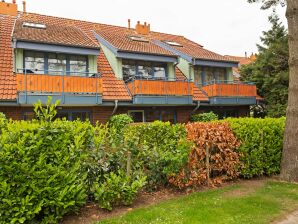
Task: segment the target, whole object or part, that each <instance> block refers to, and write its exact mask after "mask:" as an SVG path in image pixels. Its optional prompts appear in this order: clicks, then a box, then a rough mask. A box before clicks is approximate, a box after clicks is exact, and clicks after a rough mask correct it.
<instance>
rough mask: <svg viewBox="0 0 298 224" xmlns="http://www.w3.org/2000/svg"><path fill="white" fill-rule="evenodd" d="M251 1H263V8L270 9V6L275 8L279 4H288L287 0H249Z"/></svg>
mask: <svg viewBox="0 0 298 224" xmlns="http://www.w3.org/2000/svg"><path fill="white" fill-rule="evenodd" d="M247 1H248V2H249V3H255V2H262V4H263V5H262V7H261V8H262V9H269V8H272V7H273V8H274V7H276V6H278V5H279V4H280V5H281V6H285V5H286V0H247Z"/></svg>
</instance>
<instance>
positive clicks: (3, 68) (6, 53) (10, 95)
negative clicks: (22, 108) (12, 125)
mask: <svg viewBox="0 0 298 224" xmlns="http://www.w3.org/2000/svg"><path fill="white" fill-rule="evenodd" d="M14 22H15V18H14V17H11V16H4V15H0V100H5V101H10V100H15V99H16V94H17V90H16V77H15V75H14V74H13V61H12V59H13V49H12V42H11V39H12V31H13V27H14Z"/></svg>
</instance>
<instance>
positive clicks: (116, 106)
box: [112, 100, 118, 115]
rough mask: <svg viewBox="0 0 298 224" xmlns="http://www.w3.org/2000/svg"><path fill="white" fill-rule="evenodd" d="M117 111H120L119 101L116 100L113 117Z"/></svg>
mask: <svg viewBox="0 0 298 224" xmlns="http://www.w3.org/2000/svg"><path fill="white" fill-rule="evenodd" d="M117 109H118V100H115V106H114V110H113V112H112V115H114V114H115V113H116V111H117Z"/></svg>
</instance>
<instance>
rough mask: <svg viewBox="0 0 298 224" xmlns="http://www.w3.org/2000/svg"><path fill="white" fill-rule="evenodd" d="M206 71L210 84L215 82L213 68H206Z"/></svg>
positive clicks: (207, 80)
mask: <svg viewBox="0 0 298 224" xmlns="http://www.w3.org/2000/svg"><path fill="white" fill-rule="evenodd" d="M205 71H206V82H207V83H208V84H210V83H212V82H214V79H215V77H214V75H213V68H206V69H205Z"/></svg>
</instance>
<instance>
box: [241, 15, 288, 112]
mask: <svg viewBox="0 0 298 224" xmlns="http://www.w3.org/2000/svg"><path fill="white" fill-rule="evenodd" d="M270 22H271V24H272V28H271V29H270V30H269V31H266V32H263V37H261V42H262V46H261V45H258V49H259V54H258V56H257V59H256V61H255V62H254V63H252V64H249V65H246V66H243V67H242V68H241V77H242V80H244V81H250V82H254V83H256V85H257V88H258V91H259V94H260V95H261V96H262V97H264V99H265V101H266V107H265V110H266V112H267V114H268V116H270V117H280V116H285V114H286V107H287V102H288V86H289V65H288V60H289V48H288V35H287V30H286V28H285V27H284V26H283V25H282V23H281V22H280V21H279V19H278V18H277V16H271V17H270ZM257 109H258V108H257Z"/></svg>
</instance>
